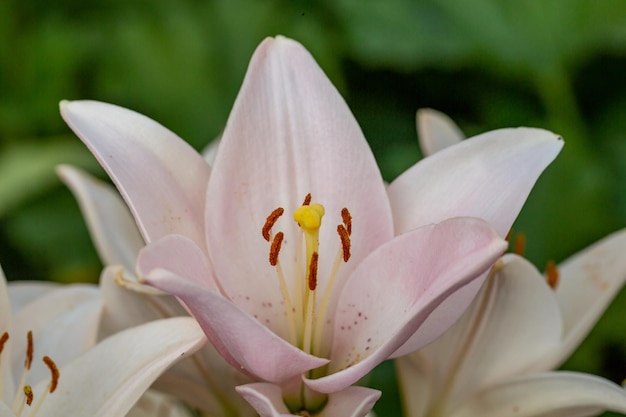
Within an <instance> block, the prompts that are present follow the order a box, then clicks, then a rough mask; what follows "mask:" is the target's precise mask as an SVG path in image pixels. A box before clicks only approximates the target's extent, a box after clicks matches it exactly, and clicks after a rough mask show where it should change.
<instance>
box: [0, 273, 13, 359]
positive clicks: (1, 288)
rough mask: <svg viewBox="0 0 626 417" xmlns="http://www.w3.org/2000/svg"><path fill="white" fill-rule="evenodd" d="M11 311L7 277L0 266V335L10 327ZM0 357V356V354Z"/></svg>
mask: <svg viewBox="0 0 626 417" xmlns="http://www.w3.org/2000/svg"><path fill="white" fill-rule="evenodd" d="M12 318H13V313H12V311H11V300H10V298H9V290H8V288H7V279H6V278H5V276H4V271H3V270H2V267H0V336H2V334H3V333H4V332H7V331H9V329H10V328H11V320H12ZM0 358H1V356H0Z"/></svg>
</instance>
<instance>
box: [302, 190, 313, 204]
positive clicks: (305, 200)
mask: <svg viewBox="0 0 626 417" xmlns="http://www.w3.org/2000/svg"><path fill="white" fill-rule="evenodd" d="M309 204H311V193H308V194H307V195H306V197H304V201H303V202H302V205H303V206H308V205H309Z"/></svg>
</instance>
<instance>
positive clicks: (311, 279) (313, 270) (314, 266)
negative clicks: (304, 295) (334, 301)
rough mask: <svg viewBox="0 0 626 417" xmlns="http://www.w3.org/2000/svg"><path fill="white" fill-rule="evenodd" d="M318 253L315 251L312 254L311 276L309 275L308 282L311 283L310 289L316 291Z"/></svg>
mask: <svg viewBox="0 0 626 417" xmlns="http://www.w3.org/2000/svg"><path fill="white" fill-rule="evenodd" d="M318 257H319V256H318V254H317V252H313V255H311V263H310V264H309V277H308V281H307V282H308V284H309V290H311V291H315V288H316V287H317V259H318Z"/></svg>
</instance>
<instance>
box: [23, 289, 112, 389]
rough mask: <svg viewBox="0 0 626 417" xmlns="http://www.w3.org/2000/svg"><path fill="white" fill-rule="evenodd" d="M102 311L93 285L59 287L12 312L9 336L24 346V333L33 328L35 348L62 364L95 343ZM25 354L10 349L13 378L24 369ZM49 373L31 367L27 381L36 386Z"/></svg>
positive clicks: (98, 295)
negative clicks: (11, 328) (11, 325)
mask: <svg viewBox="0 0 626 417" xmlns="http://www.w3.org/2000/svg"><path fill="white" fill-rule="evenodd" d="M101 313H102V301H101V298H100V294H99V293H98V288H97V287H96V286H91V285H83V284H74V285H69V286H61V287H59V288H58V289H56V290H54V291H52V292H50V293H48V294H46V295H44V296H42V297H39V298H37V299H36V300H34V301H33V302H32V303H30V304H28V305H26V306H24V307H23V308H22V309H21V310H20V311H18V312H17V313H16V314H15V316H14V317H13V331H12V333H11V338H12V339H13V340H14V341H16V342H17V343H18V346H25V343H26V334H27V333H28V331H32V332H33V339H34V345H35V351H36V352H40V353H41V354H42V355H47V356H50V357H51V358H52V359H53V360H54V361H55V363H56V364H57V365H58V366H63V365H65V364H66V363H68V362H70V361H71V360H73V359H74V358H76V357H77V356H79V355H81V354H82V353H84V352H85V351H87V350H88V349H90V348H91V347H92V346H93V345H95V343H96V337H97V329H98V322H99V320H100V315H101ZM24 353H25V352H24V350H21V349H13V351H12V352H11V354H12V358H13V359H12V360H11V363H12V364H13V365H14V369H13V380H14V381H19V377H20V375H21V374H22V372H23V369H24V367H23V358H24ZM48 376H49V372H48V369H47V368H45V367H43V366H42V367H33V368H32V369H31V370H30V372H29V373H28V379H27V383H29V384H31V385H35V383H37V382H39V381H41V380H44V379H47V378H48Z"/></svg>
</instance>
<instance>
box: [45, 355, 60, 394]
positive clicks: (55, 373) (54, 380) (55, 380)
mask: <svg viewBox="0 0 626 417" xmlns="http://www.w3.org/2000/svg"><path fill="white" fill-rule="evenodd" d="M43 363H45V364H46V366H47V367H48V369H50V374H51V375H52V377H51V380H50V390H49V392H50V394H52V393H53V392H54V390H55V389H57V385H58V384H59V376H61V373H60V372H59V368H58V367H57V364H56V363H54V361H53V360H52V359H50V357H49V356H44V357H43Z"/></svg>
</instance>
